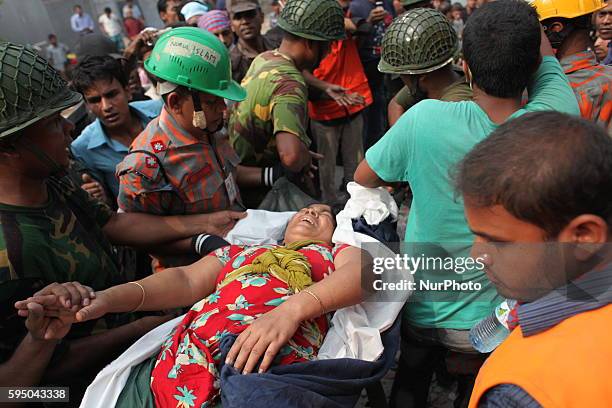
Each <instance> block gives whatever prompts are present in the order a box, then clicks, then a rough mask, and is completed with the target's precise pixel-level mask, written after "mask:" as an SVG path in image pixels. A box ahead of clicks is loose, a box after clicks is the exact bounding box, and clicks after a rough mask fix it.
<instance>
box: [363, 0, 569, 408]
mask: <svg viewBox="0 0 612 408" xmlns="http://www.w3.org/2000/svg"><path fill="white" fill-rule="evenodd" d="M463 53H464V58H465V62H464V71H465V73H466V79H467V80H468V81H469V82H470V84H471V85H472V88H473V91H474V101H465V102H442V101H437V100H425V101H422V102H420V103H418V104H417V105H415V106H414V107H413V108H411V109H410V110H408V111H407V112H406V113H405V114H404V115H402V117H401V118H400V119H399V121H398V122H397V123H396V124H395V126H393V127H392V128H391V129H390V130H389V131H388V132H387V134H386V135H385V136H384V137H383V138H382V139H381V140H380V141H379V142H378V143H377V144H376V145H374V146H373V147H372V148H370V149H369V150H368V151H367V153H366V158H365V160H364V161H363V162H362V163H361V164H360V166H359V168H358V169H357V172H356V173H355V181H357V182H358V183H360V184H362V185H365V186H367V187H377V186H381V185H385V184H388V183H392V182H398V181H407V182H409V183H410V187H411V188H412V191H413V195H414V199H413V202H412V207H411V210H410V215H409V219H408V225H407V229H406V237H405V241H406V242H407V243H432V244H436V245H440V246H441V247H445V248H446V251H447V252H448V255H450V256H452V257H455V259H457V258H458V257H467V256H469V252H470V246H471V243H472V241H473V238H474V237H473V235H472V234H471V232H470V230H469V228H468V225H467V223H466V221H465V217H464V214H463V203H462V202H461V200H460V199H459V198H458V197H456V195H455V194H454V191H453V187H452V182H451V180H450V176H449V174H450V173H451V171H452V169H453V168H454V166H455V165H456V164H457V163H458V162H459V161H460V160H461V159H462V158H463V157H464V156H465V155H466V154H467V153H468V152H469V151H470V150H471V149H472V147H473V146H474V145H476V144H477V143H478V142H480V141H481V140H483V139H484V138H486V137H487V136H488V135H489V134H490V133H491V132H493V130H495V129H496V128H497V127H498V126H499V125H500V124H502V123H504V122H506V121H508V120H511V119H513V118H516V117H518V116H520V115H522V114H524V113H527V112H532V111H542V110H557V111H561V112H565V113H569V114H575V115H578V114H579V109H578V105H577V102H576V99H575V97H574V96H573V92H572V89H571V88H570V86H569V84H568V81H567V79H566V77H565V75H564V73H563V70H562V68H561V66H560V65H559V63H558V62H557V60H556V59H555V57H554V54H553V50H552V48H551V47H550V43H549V42H548V40H547V38H546V36H545V35H544V34H543V32H542V30H541V28H540V25H539V22H538V16H537V14H536V12H535V10H534V9H533V8H531V7H530V6H529V5H528V4H527V3H524V2H520V1H516V0H500V1H496V2H492V3H488V4H486V5H485V6H483V7H482V8H481V9H479V10H478V11H477V12H475V13H474V15H473V16H472V17H471V18H470V21H469V22H468V24H467V25H466V28H465V31H464V36H463ZM540 57H541V58H540ZM525 88H527V90H528V95H529V101H528V103H527V104H526V105H524V106H522V104H521V101H522V95H523V92H524V90H525ZM451 244H453V245H451ZM420 254H421V251H419V252H417V253H415V254H413V255H420ZM444 279H451V280H455V281H461V282H470V281H471V282H473V283H479V284H481V285H482V289H481V290H476V291H471V292H461V294H458V295H457V296H455V298H456V299H458V300H457V301H439V300H437V299H439V298H436V296H435V295H432V294H431V293H423V292H421V293H418V294H417V295H416V296H413V298H412V299H411V300H410V301H409V303H408V304H407V306H406V308H405V312H404V325H403V329H402V337H403V340H405V339H406V338H412V339H415V338H416V339H418V341H419V342H425V344H429V345H431V344H434V345H439V346H441V347H442V348H444V349H451V350H454V351H460V352H461V351H462V352H469V351H470V349H471V345H470V343H469V340H468V335H467V334H468V330H469V329H470V328H471V327H472V326H473V325H474V324H476V323H478V322H479V321H480V320H482V319H483V318H485V317H486V316H488V315H489V313H491V311H492V310H493V309H494V308H495V307H496V306H497V305H498V304H499V303H500V302H501V301H502V300H503V299H501V298H499V297H498V295H497V293H496V291H495V288H494V287H493V285H491V284H490V282H489V281H488V279H487V277H486V275H485V274H484V272H482V271H481V270H477V269H474V270H471V271H468V272H465V273H464V274H462V275H458V274H456V273H455V271H452V270H450V271H446V272H437V271H436V272H431V271H424V270H418V271H417V272H416V274H415V280H416V281H417V283H418V281H419V280H424V281H428V280H432V281H441V280H444ZM418 287H419V286H418V285H417V289H418ZM428 296H430V297H429V298H428ZM415 299H416V300H415ZM428 299H429V300H428ZM404 344H405V342H404V341H403V342H402V345H403V346H404ZM412 358H413V361H412V362H413V363H414V359H415V358H416V359H418V358H419V357H415V353H412ZM422 358H423V360H431V361H434V360H435V359H433V358H431V356H430V355H428V354H427V353H424V354H423V356H422ZM433 364H434V363H433V362H432V363H430V364H429V366H428V364H427V363H424V364H420V363H418V362H417V363H415V367H416V366H418V368H419V370H422V371H418V370H416V371H415V370H413V372H412V374H411V375H410V377H414V378H419V380H418V381H420V382H422V381H423V378H431V374H432V371H433V369H434V367H433ZM400 381H401V380H400ZM402 382H410V381H409V380H406V381H402ZM428 383H429V380H427V385H428ZM421 385H422V384H421ZM410 387H412V385H410ZM414 387H418V385H415V386H414ZM421 388H423V387H421ZM465 388H466V389H467V391H465V392H466V393H467V397H468V398H469V390H471V387H469V384H468V385H465ZM413 391H415V390H413ZM421 391H422V390H421ZM461 391H462V390H459V394H460V398H464V397H465V395H461ZM417 394H418V395H417ZM423 394H424V395H423ZM414 398H415V400H416V401H421V400H422V399H423V398H424V399H425V402H426V399H427V393H426V391H424V392H420V394H419V392H415V395H414ZM416 406H420V405H419V404H418V403H417V405H416Z"/></svg>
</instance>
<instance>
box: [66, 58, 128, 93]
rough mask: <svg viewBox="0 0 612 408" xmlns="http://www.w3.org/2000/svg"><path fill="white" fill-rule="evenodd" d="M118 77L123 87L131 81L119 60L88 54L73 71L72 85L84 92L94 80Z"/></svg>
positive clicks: (108, 79) (76, 89)
mask: <svg viewBox="0 0 612 408" xmlns="http://www.w3.org/2000/svg"><path fill="white" fill-rule="evenodd" d="M113 79H116V80H117V81H119V83H120V84H121V86H122V87H126V86H127V85H128V82H129V75H128V73H127V72H126V71H125V68H124V66H123V65H122V64H121V62H120V61H119V60H116V59H115V58H113V57H110V56H88V57H85V59H84V60H83V61H82V62H81V63H80V64H79V65H77V67H76V68H75V69H74V71H73V73H72V87H73V88H74V90H75V91H77V92H80V93H81V94H84V93H85V91H87V89H89V88H90V87H91V86H92V85H93V84H94V82H96V81H99V80H106V81H112V80H113Z"/></svg>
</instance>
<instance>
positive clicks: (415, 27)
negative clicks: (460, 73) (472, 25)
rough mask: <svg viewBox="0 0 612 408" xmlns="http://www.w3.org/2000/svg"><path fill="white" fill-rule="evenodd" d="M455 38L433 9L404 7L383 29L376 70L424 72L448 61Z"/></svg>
mask: <svg viewBox="0 0 612 408" xmlns="http://www.w3.org/2000/svg"><path fill="white" fill-rule="evenodd" d="M458 52H459V39H458V38H457V33H456V32H455V30H454V29H453V26H452V25H451V23H450V22H449V21H448V20H447V19H446V17H444V15H443V14H442V13H440V12H439V11H437V10H434V9H429V8H416V9H412V10H409V11H407V12H406V13H404V14H402V15H401V16H400V17H398V18H396V19H395V21H393V23H392V24H391V25H390V26H389V28H388V29H387V31H386V33H385V36H384V37H383V40H382V55H381V59H380V63H379V64H378V70H379V71H380V72H384V73H389V74H410V75H416V74H426V73H428V72H432V71H435V70H437V69H439V68H442V67H443V66H445V65H447V64H449V63H451V62H452V61H453V59H454V58H455V56H456V55H457V54H458Z"/></svg>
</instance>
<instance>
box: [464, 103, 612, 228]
mask: <svg viewBox="0 0 612 408" xmlns="http://www.w3.org/2000/svg"><path fill="white" fill-rule="evenodd" d="M455 186H456V189H457V192H458V193H460V194H462V195H463V197H464V198H466V199H468V200H469V202H470V204H473V205H476V206H479V207H491V206H494V205H502V206H503V207H504V209H505V210H506V211H508V212H509V213H510V214H512V215H513V216H514V217H516V218H518V219H520V220H523V221H526V222H528V223H530V224H533V225H536V226H538V227H540V228H542V229H543V230H545V231H546V232H547V234H548V236H549V237H555V236H557V235H558V234H559V232H561V230H562V229H563V228H564V227H565V226H566V225H567V224H568V223H569V222H570V221H571V220H572V219H574V218H575V217H577V216H579V215H581V214H594V215H597V216H600V217H601V218H603V219H604V220H605V221H606V222H607V223H608V224H609V225H610V224H611V223H612V138H610V137H609V136H608V135H607V134H606V132H605V131H604V130H603V129H602V128H601V127H599V126H598V125H597V124H595V123H593V122H590V121H586V120H584V119H580V118H578V117H574V116H569V115H566V114H563V113H559V112H537V113H528V114H525V115H523V116H521V117H519V118H518V119H515V120H512V121H509V122H506V123H505V124H503V125H501V126H500V127H499V128H498V129H497V130H495V131H494V132H493V133H492V134H491V135H490V136H489V137H487V138H486V139H485V140H483V141H482V142H480V143H479V144H478V145H476V147H474V149H473V150H472V151H471V152H470V153H468V154H467V156H466V157H465V158H464V159H463V160H462V161H461V162H460V163H459V165H458V167H457V171H456V173H455Z"/></svg>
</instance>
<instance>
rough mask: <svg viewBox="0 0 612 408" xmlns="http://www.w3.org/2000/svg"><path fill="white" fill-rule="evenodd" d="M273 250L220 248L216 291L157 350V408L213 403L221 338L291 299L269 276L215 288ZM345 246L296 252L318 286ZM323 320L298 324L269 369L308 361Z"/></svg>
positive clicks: (318, 342)
mask: <svg viewBox="0 0 612 408" xmlns="http://www.w3.org/2000/svg"><path fill="white" fill-rule="evenodd" d="M275 247H276V246H275V245H260V246H255V247H253V246H248V247H245V246H238V245H232V246H227V247H225V248H221V249H219V250H217V251H215V252H214V253H213V254H211V255H209V256H216V257H217V258H218V259H219V260H220V261H221V263H222V264H223V265H224V266H223V269H222V270H221V272H220V273H219V276H218V277H217V289H218V290H217V291H215V292H214V293H212V294H210V295H209V296H208V297H206V298H205V299H203V300H201V301H200V302H198V303H196V304H195V305H193V307H192V308H191V310H190V311H189V312H188V313H187V315H185V318H184V319H183V321H182V322H181V323H180V324H179V325H178V326H177V327H176V328H175V329H174V331H173V332H172V333H170V335H169V336H168V338H167V339H166V341H165V342H164V343H163V345H162V349H161V352H160V354H159V356H158V357H157V362H156V364H155V368H154V369H153V372H152V373H151V390H152V392H153V395H154V397H155V403H156V405H157V406H158V407H177V408H189V407H198V408H200V407H209V406H212V405H214V404H216V403H217V402H218V397H219V393H220V389H219V373H218V370H217V368H218V367H219V363H220V361H219V359H220V350H219V343H220V341H221V338H223V336H225V335H228V334H238V333H241V332H242V331H243V330H244V329H246V328H247V327H248V325H249V324H251V323H252V322H253V321H254V320H255V319H256V318H257V317H258V316H260V315H262V314H264V313H266V312H268V311H270V310H272V309H273V308H275V307H276V306H278V305H280V304H281V303H283V302H284V301H285V300H287V299H288V298H289V296H291V295H292V294H293V292H292V291H291V290H290V289H288V286H287V284H286V283H285V282H283V281H281V280H280V279H277V278H276V277H274V276H272V275H271V274H267V273H264V274H247V275H243V276H240V277H238V278H237V279H236V280H234V281H233V282H231V283H229V284H227V285H225V286H223V287H222V288H221V289H219V283H220V282H222V281H223V279H224V277H225V276H226V275H227V274H228V273H229V272H231V271H233V270H235V269H237V268H239V267H241V266H243V265H248V264H250V263H251V262H252V261H253V260H254V259H255V258H256V257H257V256H259V255H260V254H261V253H262V252H263V251H266V250H268V249H272V248H275ZM344 248H346V245H342V246H338V247H334V248H332V247H330V246H327V245H320V244H311V245H308V246H306V247H303V248H302V249H300V250H298V251H299V252H301V253H302V254H303V255H304V256H306V258H308V261H309V262H310V265H311V275H312V280H313V281H314V282H318V281H320V280H321V279H323V278H324V277H325V276H326V275H328V274H330V273H331V272H333V271H334V258H335V256H336V254H337V253H339V252H340V251H341V250H342V249H344ZM327 329H328V320H327V317H326V316H321V317H318V318H317V319H315V320H310V321H305V322H302V324H301V325H300V327H299V328H298V331H297V332H296V333H295V335H294V336H293V337H292V338H291V340H290V341H289V343H288V344H287V345H285V347H283V348H282V349H281V350H280V352H279V353H278V355H277V357H276V359H275V360H274V364H276V365H278V364H281V365H284V364H291V363H296V362H302V361H307V360H313V359H314V358H315V357H316V355H317V353H318V351H319V348H320V347H321V344H322V343H323V338H324V337H325V334H326V333H327Z"/></svg>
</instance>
